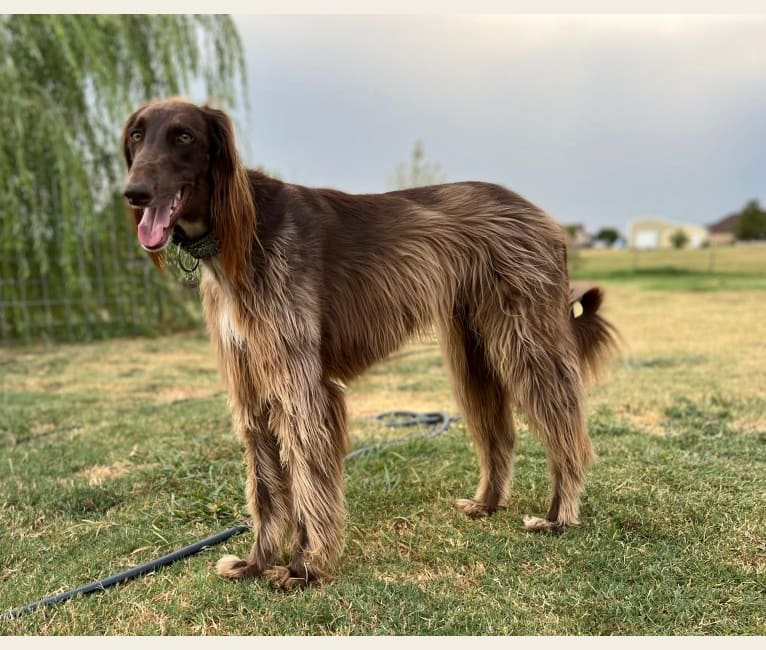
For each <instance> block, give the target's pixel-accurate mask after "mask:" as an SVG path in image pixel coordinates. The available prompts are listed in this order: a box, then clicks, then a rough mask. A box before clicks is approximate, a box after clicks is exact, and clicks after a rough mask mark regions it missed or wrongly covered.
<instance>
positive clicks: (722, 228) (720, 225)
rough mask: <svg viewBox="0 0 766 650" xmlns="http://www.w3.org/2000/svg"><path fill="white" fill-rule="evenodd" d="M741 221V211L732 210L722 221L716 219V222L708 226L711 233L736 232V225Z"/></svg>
mask: <svg viewBox="0 0 766 650" xmlns="http://www.w3.org/2000/svg"><path fill="white" fill-rule="evenodd" d="M738 221H739V213H738V212H732V213H731V214H729V215H726V216H725V217H724V218H723V219H721V220H720V221H716V222H715V223H711V224H710V225H709V226H708V230H709V231H710V232H711V233H714V232H716V233H718V232H721V233H730V232H734V226H736V225H737V222H738Z"/></svg>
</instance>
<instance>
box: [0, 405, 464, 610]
mask: <svg viewBox="0 0 766 650" xmlns="http://www.w3.org/2000/svg"><path fill="white" fill-rule="evenodd" d="M375 419H376V420H378V421H379V422H382V423H383V424H385V425H386V426H387V427H412V426H429V427H432V428H431V430H430V431H429V432H428V433H425V434H422V433H421V434H413V435H410V436H402V437H401V438H395V439H394V440H385V441H383V442H379V443H375V444H372V445H367V446H366V447H360V448H359V449H355V450H354V451H352V452H351V453H349V454H347V455H346V456H345V460H346V461H349V460H353V459H355V458H358V457H359V456H363V455H366V454H370V453H374V452H378V451H382V450H383V449H386V448H388V447H393V446H394V445H404V444H407V443H408V442H412V441H413V440H417V439H424V440H425V439H427V438H435V437H436V436H440V435H441V434H442V433H444V432H445V431H446V430H447V429H448V428H449V425H450V424H451V423H452V422H454V421H455V420H457V419H458V418H456V417H450V416H449V415H447V414H446V413H439V412H434V413H413V412H412V411H388V412H387V413H381V414H380V415H376V416H375ZM248 530H250V526H234V527H232V528H227V529H226V530H223V531H221V532H220V533H217V534H215V535H211V536H210V537H206V538H205V539H201V540H199V541H198V542H194V543H193V544H189V545H188V546H184V547H183V548H180V549H178V550H177V551H173V552H172V553H168V554H167V555H163V556H162V557H158V558H157V559H155V560H150V561H149V562H146V563H144V564H140V565H138V566H136V567H133V568H132V569H128V570H127V571H122V572H121V573H117V574H115V575H113V576H110V577H108V578H102V579H100V580H96V581H95V582H91V583H89V584H87V585H82V586H81V587H77V588H76V589H71V590H69V591H65V592H63V593H60V594H54V595H52V596H48V597H47V598H42V599H41V600H37V601H35V602H33V603H29V604H27V605H24V606H23V607H18V608H16V609H11V610H9V611H7V612H5V613H3V614H2V615H0V621H10V620H12V619H14V618H18V617H19V616H21V615H22V614H26V613H27V612H33V611H34V610H36V609H39V608H40V607H46V606H48V605H54V604H56V603H62V602H64V601H65V600H69V599H70V598H74V597H75V596H80V595H82V596H85V595H87V594H92V593H93V592H95V591H104V590H105V589H108V588H109V587H112V586H114V585H117V584H120V583H121V582H127V581H128V580H132V579H133V578H137V577H138V576H141V575H144V574H146V573H150V572H152V571H155V570H156V569H159V568H160V567H163V566H168V565H169V564H173V563H174V562H177V561H178V560H181V559H183V558H185V557H189V556H190V555H195V554H196V553H199V552H200V551H202V550H203V549H206V548H209V547H211V546H215V545H216V544H221V543H223V542H225V541H226V540H227V539H229V538H230V537H233V536H234V535H241V534H242V533H244V532H247V531H248Z"/></svg>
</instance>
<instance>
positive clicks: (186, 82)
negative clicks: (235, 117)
mask: <svg viewBox="0 0 766 650" xmlns="http://www.w3.org/2000/svg"><path fill="white" fill-rule="evenodd" d="M244 70H245V65H244V58H243V50H242V45H241V42H240V39H239V36H238V34H237V31H236V29H235V27H234V24H233V22H232V20H231V19H230V18H228V17H224V16H184V15H171V16H162V15H136V16H121V15H5V16H0V88H2V89H3V90H2V92H0V134H1V135H0V274H1V275H0V278H1V279H2V284H0V308H2V309H3V311H2V313H0V327H2V328H4V329H5V331H6V334H7V332H8V331H11V335H12V334H13V333H16V334H22V333H23V329H24V328H23V326H22V325H20V323H23V321H24V318H25V317H24V314H23V313H22V312H23V310H24V309H25V308H26V307H25V306H24V305H23V304H22V303H23V302H24V300H25V293H26V292H27V291H28V290H29V287H25V286H24V284H23V283H24V281H25V279H28V278H29V277H30V274H31V273H32V272H33V271H34V272H35V273H38V274H42V275H43V280H45V275H46V274H47V273H49V271H51V270H55V271H56V273H57V274H60V275H61V276H62V277H63V278H64V279H65V281H66V282H68V283H69V285H68V286H77V287H78V290H79V291H81V292H85V294H87V293H88V291H89V286H90V285H92V284H93V283H92V282H90V281H89V280H88V279H87V278H83V277H82V272H83V269H84V268H87V265H88V264H90V263H92V262H93V255H94V250H95V246H87V245H85V244H86V243H87V242H88V241H90V239H89V238H92V237H96V238H99V237H102V238H103V237H105V236H106V233H105V230H106V229H108V228H120V227H122V226H123V225H124V224H122V222H121V220H122V219H123V218H124V217H123V214H122V212H121V211H119V210H115V207H114V206H115V202H114V201H113V196H114V192H115V190H116V189H117V188H118V187H119V183H120V180H121V179H122V177H123V176H124V169H123V162H122V159H121V156H120V152H119V132H120V127H121V125H122V123H123V122H124V120H125V118H126V117H127V115H128V114H129V113H130V111H132V110H133V109H134V108H135V107H136V106H137V105H138V104H140V103H141V102H143V101H146V100H148V99H151V98H156V97H162V96H168V95H176V94H183V93H188V92H189V90H190V87H191V84H195V87H197V88H204V92H205V94H206V95H207V96H210V97H215V98H217V99H219V100H221V101H222V102H224V103H226V104H228V105H230V106H231V105H232V104H233V103H234V100H235V98H236V97H238V96H242V95H244V83H245V82H244ZM116 212H119V214H117V213H116ZM117 220H120V223H119V224H118V223H117ZM90 298H92V296H88V295H84V300H85V301H84V303H83V304H84V305H86V304H88V300H90ZM83 308H84V307H83ZM3 338H6V336H3Z"/></svg>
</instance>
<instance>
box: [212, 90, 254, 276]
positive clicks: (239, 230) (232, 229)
mask: <svg viewBox="0 0 766 650" xmlns="http://www.w3.org/2000/svg"><path fill="white" fill-rule="evenodd" d="M200 110H202V113H203V114H204V116H205V119H206V120H207V123H208V134H209V138H210V180H211V187H212V190H211V198H210V217H211V221H212V225H213V236H214V237H215V239H217V240H218V248H219V252H218V255H219V258H220V260H221V265H222V266H223V271H224V273H225V274H226V277H227V278H228V279H229V280H230V281H231V282H233V283H235V284H236V283H238V282H239V281H240V280H243V279H244V276H245V273H246V271H247V268H248V265H249V257H250V250H251V247H252V245H253V239H254V237H255V206H254V204H253V197H252V194H251V193H250V181H249V180H248V177H247V170H246V169H245V166H244V165H243V164H242V162H241V161H240V158H239V154H238V153H237V147H236V143H235V141H234V128H233V126H232V123H231V120H230V119H229V117H228V116H227V115H226V113H224V112H223V111H220V110H218V109H215V108H212V107H210V106H207V105H205V106H202V107H200Z"/></svg>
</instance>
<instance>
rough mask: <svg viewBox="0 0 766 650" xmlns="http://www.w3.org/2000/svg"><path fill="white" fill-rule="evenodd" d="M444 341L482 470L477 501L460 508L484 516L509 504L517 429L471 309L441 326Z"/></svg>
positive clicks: (464, 501)
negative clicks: (473, 319) (472, 319)
mask: <svg viewBox="0 0 766 650" xmlns="http://www.w3.org/2000/svg"><path fill="white" fill-rule="evenodd" d="M441 329H442V332H441V343H442V349H443V352H444V357H445V358H446V359H447V364H448V366H449V369H450V373H451V375H452V381H453V387H454V391H455V395H456V398H457V400H458V403H459V404H460V407H461V409H462V412H463V415H464V416H465V420H466V424H467V426H468V430H469V431H470V433H471V437H472V439H473V442H474V445H475V448H476V453H477V455H478V457H479V464H480V466H481V478H480V480H479V487H478V488H477V490H476V494H475V496H474V497H473V499H459V500H458V501H457V502H456V504H455V505H456V506H457V507H458V509H460V510H462V511H463V512H465V513H466V514H467V515H468V516H470V517H485V516H488V515H491V514H493V513H494V512H495V511H496V510H497V509H498V508H502V507H504V506H505V505H506V499H507V496H508V488H509V486H510V482H511V472H512V466H513V445H514V441H515V431H514V426H513V415H512V413H511V409H510V405H509V403H508V399H507V393H506V389H505V388H504V386H503V384H502V382H500V381H499V379H498V377H497V375H496V373H495V372H494V370H493V369H492V368H491V367H490V365H489V364H488V362H487V359H486V351H485V349H484V346H483V344H482V341H481V339H480V337H479V335H478V334H477V333H476V332H475V331H474V330H473V329H472V328H471V326H470V324H469V319H468V315H467V311H466V310H458V311H457V312H456V313H455V314H454V315H453V317H452V318H451V319H450V320H448V321H447V322H446V323H443V324H442V328H441Z"/></svg>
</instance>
